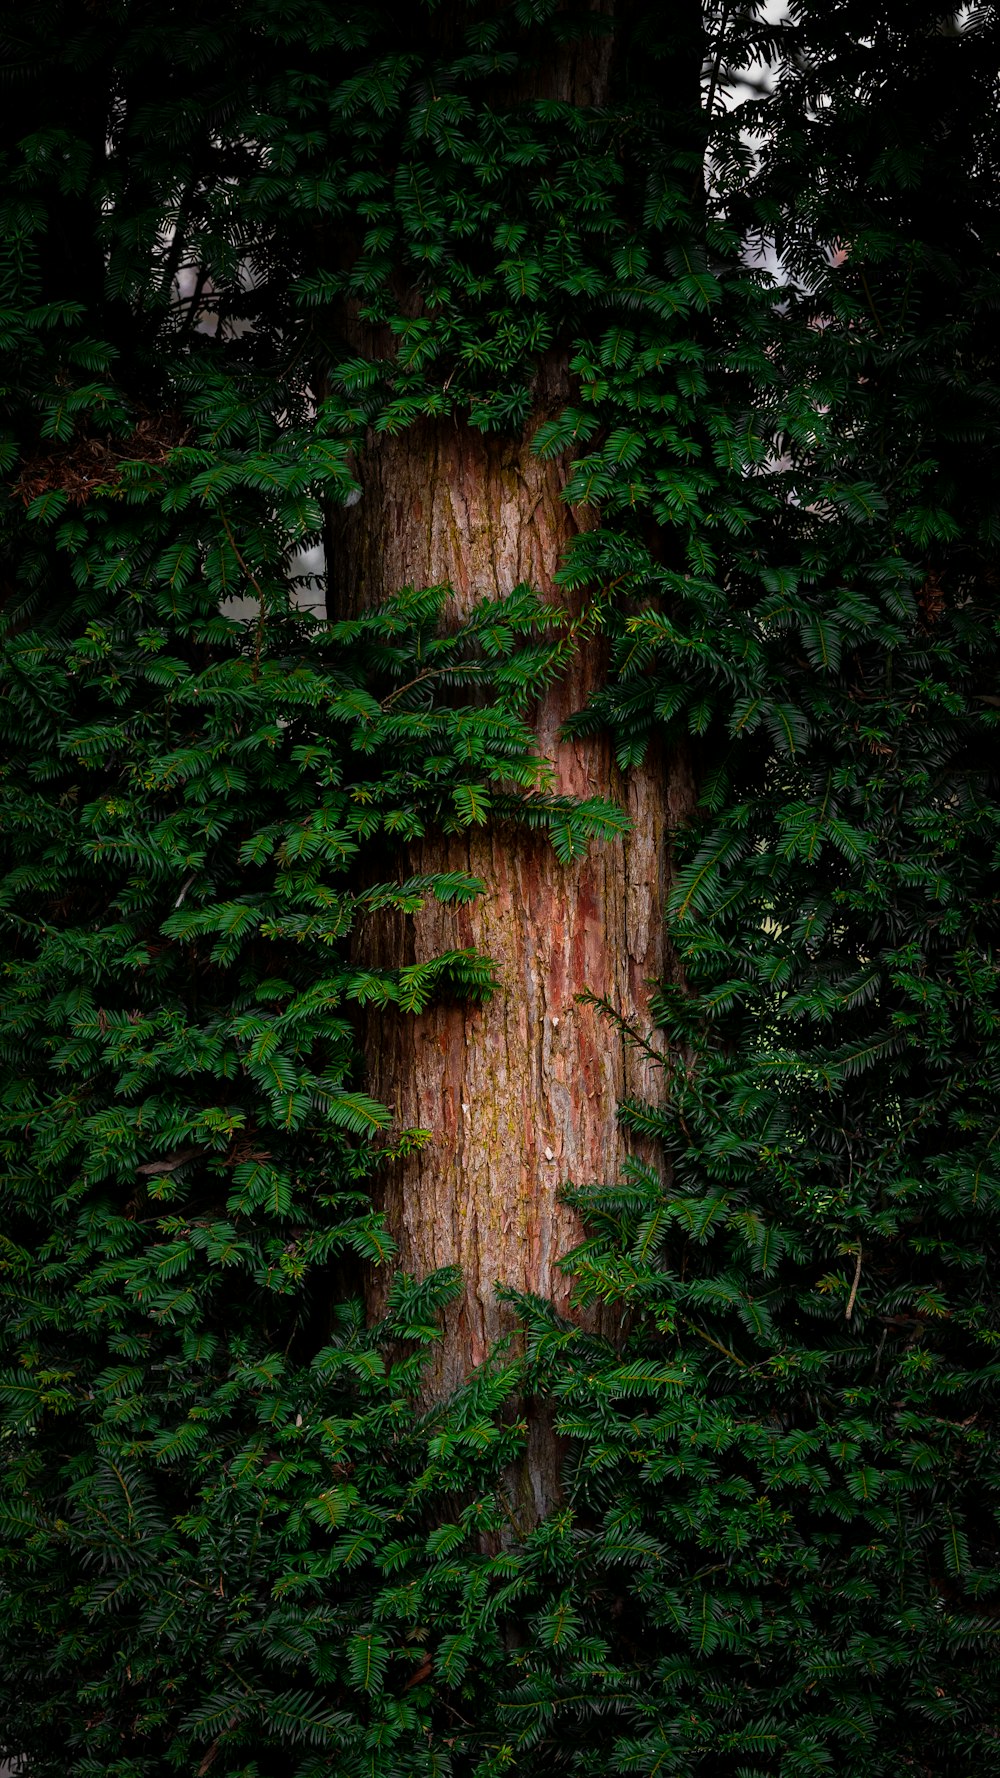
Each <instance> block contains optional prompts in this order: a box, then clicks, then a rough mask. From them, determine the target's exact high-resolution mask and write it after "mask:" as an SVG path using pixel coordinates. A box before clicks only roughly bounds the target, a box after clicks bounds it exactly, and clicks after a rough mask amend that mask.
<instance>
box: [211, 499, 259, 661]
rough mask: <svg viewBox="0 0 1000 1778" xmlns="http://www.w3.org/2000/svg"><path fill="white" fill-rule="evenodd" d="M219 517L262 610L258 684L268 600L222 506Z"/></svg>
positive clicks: (256, 653)
mask: <svg viewBox="0 0 1000 1778" xmlns="http://www.w3.org/2000/svg"><path fill="white" fill-rule="evenodd" d="M219 517H220V519H221V520H222V528H223V530H224V531H225V533H226V536H227V537H228V539H229V546H230V548H231V550H232V552H233V555H234V556H235V557H236V560H237V561H238V563H239V565H240V567H241V568H242V570H243V572H244V574H245V575H246V577H247V579H248V581H249V582H250V585H251V586H252V587H253V590H254V592H255V593H256V594H257V604H258V606H259V608H260V609H259V611H258V614H257V636H256V641H255V643H254V651H253V675H252V677H253V679H254V682H255V683H256V681H257V679H258V678H259V676H260V651H261V647H262V645H263V641H264V625H265V622H266V620H267V600H266V598H265V596H264V590H263V588H262V587H261V584H260V582H259V580H258V579H257V577H256V575H255V574H254V572H253V569H252V568H251V567H250V566H249V564H248V563H247V562H245V561H244V559H243V557H242V556H241V554H240V551H239V547H238V545H237V542H236V539H235V537H234V536H233V532H232V527H231V525H230V523H229V520H228V519H227V517H226V515H225V513H224V512H223V510H222V508H221V506H220V508H219Z"/></svg>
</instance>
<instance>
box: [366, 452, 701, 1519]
mask: <svg viewBox="0 0 1000 1778" xmlns="http://www.w3.org/2000/svg"><path fill="white" fill-rule="evenodd" d="M361 475H362V482H363V487H364V494H363V498H362V500H361V501H360V502H359V503H358V505H357V506H355V507H354V508H352V509H350V510H349V511H348V512H347V513H346V514H345V515H344V516H343V517H342V518H341V519H340V521H339V523H338V527H337V532H336V534H335V536H334V538H333V539H332V552H331V554H332V560H331V571H332V580H333V583H334V588H335V593H336V597H337V601H338V604H339V605H340V608H341V609H343V608H345V607H347V608H351V607H353V608H357V606H358V605H359V604H365V603H371V602H375V601H377V600H378V599H380V598H381V597H383V596H385V595H387V594H389V593H390V592H392V591H394V590H395V589H397V588H398V587H399V586H401V585H416V586H425V585H435V584H440V583H445V582H446V583H448V584H449V585H450V586H451V587H452V589H453V609H454V613H455V615H456V616H457V615H460V614H461V613H463V612H465V611H468V610H469V608H470V607H471V605H472V604H473V603H474V602H475V600H476V599H477V598H481V597H495V596H497V595H498V594H501V593H504V592H507V591H508V590H509V589H510V588H511V587H513V586H515V585H517V584H518V583H519V582H522V581H527V582H529V583H530V584H531V585H532V586H534V587H536V588H538V589H539V590H540V591H542V592H543V593H544V594H545V595H547V596H548V597H550V598H553V599H558V598H559V597H560V594H559V592H558V589H557V588H556V587H555V585H554V575H555V572H556V569H557V567H558V565H559V561H560V557H561V555H562V553H563V551H564V549H565V546H566V544H567V542H568V540H569V538H570V536H571V535H572V533H573V531H574V529H575V528H576V523H577V519H576V518H575V517H574V514H573V513H572V512H571V511H570V509H569V508H568V507H567V506H566V505H565V503H564V502H563V501H562V499H561V498H560V494H561V490H562V487H563V485H564V481H565V469H564V467H563V466H561V465H559V464H553V463H542V462H540V461H539V460H538V459H537V458H536V457H533V456H532V455H531V454H530V451H529V448H528V444H527V441H526V440H525V441H519V442H509V441H497V440H496V439H492V438H489V439H487V438H484V437H483V436H482V435H481V434H478V433H475V432H473V431H472V430H471V429H469V428H467V427H465V426H462V425H457V424H454V423H452V422H448V423H446V424H441V425H440V426H431V425H428V426H425V427H421V428H417V429H415V430H413V431H411V432H409V433H407V434H405V435H403V436H402V437H401V438H398V439H392V440H385V441H383V442H381V443H379V444H378V445H376V446H375V447H374V448H373V450H372V451H371V453H370V455H369V456H368V457H367V459H366V460H365V461H364V462H363V463H362V464H361ZM598 653H599V650H598V645H597V644H596V643H595V642H594V641H593V640H591V641H587V642H585V643H584V644H583V646H582V648H581V650H580V651H579V653H578V655H577V657H576V659H575V662H574V665H573V667H572V669H571V670H570V671H569V672H568V673H567V675H566V677H564V678H563V679H562V680H561V681H560V682H559V683H558V684H557V685H555V686H554V687H553V688H552V689H551V690H550V691H549V692H548V694H547V695H546V697H545V698H544V700H543V701H542V702H541V704H540V707H539V709H538V710H537V715H536V729H537V733H538V736H539V743H540V748H541V750H542V751H543V752H544V753H545V754H546V755H547V756H548V757H549V758H550V759H551V761H552V762H553V764H554V767H555V772H556V783H555V786H554V788H555V789H556V790H557V791H558V792H559V793H561V794H566V795H570V796H575V797H586V796H593V795H597V794H600V795H605V796H607V795H609V794H610V795H612V796H615V797H616V799H617V800H619V801H621V802H622V803H623V804H624V806H625V807H626V808H627V809H628V812H629V814H630V816H631V817H632V823H633V825H632V831H631V833H630V834H629V835H628V836H627V837H626V838H625V839H624V840H619V841H617V842H614V843H611V844H607V845H599V846H598V845H595V846H594V847H593V848H592V850H591V852H590V855H589V856H588V857H586V858H585V859H583V860H581V861H579V862H577V863H574V864H571V865H568V866H567V865H561V864H560V863H559V862H558V861H557V859H556V857H555V854H554V853H553V851H552V848H551V845H550V843H549V841H548V840H547V838H546V837H545V836H544V835H543V834H538V833H533V832H525V831H522V830H519V829H507V830H506V831H497V832H490V831H483V830H478V829H477V830H474V831H470V832H469V833H468V834H467V835H464V836H462V837H459V838H454V839H451V840H447V841H444V842H442V841H441V840H440V839H434V840H432V841H427V842H422V843H420V844H418V845H416V846H414V847H412V848H411V851H410V855H409V857H408V859H407V863H406V869H407V871H408V872H409V871H413V872H415V873H416V872H423V871H431V870H466V871H471V872H472V873H473V874H474V875H476V876H479V877H482V878H483V879H484V881H485V882H486V885H487V888H486V892H485V894H484V895H483V896H482V897H480V898H479V900H478V901H477V902H475V903H473V904H472V905H471V906H468V907H463V908H455V907H454V906H442V905H440V904H438V903H436V902H433V901H428V903H427V905H426V906H425V908H424V910H423V911H422V912H421V913H420V914H418V915H417V916H416V918H414V919H410V920H406V921H405V922H404V921H403V920H402V919H401V918H399V917H386V916H382V915H380V916H377V917H373V918H372V920H371V921H370V923H369V926H368V929H367V930H366V931H365V934H364V939H363V942H364V949H365V952H366V955H367V956H369V957H372V956H373V951H374V953H375V956H376V958H377V960H378V961H381V962H383V963H391V964H397V965H398V964H400V963H403V962H411V961H422V960H424V959H426V958H429V957H432V956H434V955H435V954H436V953H437V952H438V951H440V950H443V949H447V948H451V947H455V946H467V945H471V946H475V947H476V948H477V949H479V950H481V951H483V952H485V953H487V954H488V955H489V956H490V957H491V958H492V959H493V960H494V962H495V965H496V970H497V974H498V977H499V982H500V988H499V991H498V993H497V994H496V995H495V996H494V998H493V999H492V1000H491V1001H490V1002H489V1004H488V1005H486V1006H485V1007H481V1008H462V1007H455V1006H446V1007H434V1008H431V1009H429V1010H428V1011H427V1012H425V1013H423V1014H422V1015H420V1016H419V1017H412V1016H406V1017H403V1016H389V1017H386V1016H385V1015H384V1014H380V1015H379V1017H378V1020H377V1022H374V1023H373V1026H372V1031H371V1037H372V1039H373V1041H372V1044H371V1047H370V1066H371V1086H372V1090H373V1091H374V1092H375V1093H376V1094H377V1095H378V1096H380V1097H382V1098H384V1099H385V1100H386V1101H387V1102H388V1103H389V1104H390V1105H392V1106H393V1108H394V1109H395V1112H396V1114H397V1116H398V1119H399V1121H400V1123H401V1124H403V1125H419V1126H421V1127H423V1128H426V1129H429V1130H430V1131H431V1132H432V1140H431V1141H430V1143H429V1144H428V1145H427V1146H426V1147H425V1148H424V1149H422V1150H421V1151H420V1152H419V1153H417V1154H414V1155H412V1156H411V1157H409V1158H408V1159H407V1160H406V1161H405V1162H401V1163H396V1164H395V1165H394V1166H393V1167H392V1169H391V1171H390V1173H389V1176H388V1178H387V1179H386V1182H385V1210H386V1215H387V1218H388V1222H389V1226H390V1227H391V1229H392V1231H393V1234H394V1235H395V1237H396V1239H397V1240H398V1242H399V1245H400V1263H401V1264H402V1265H403V1266H404V1267H406V1269H408V1270H412V1271H414V1272H416V1273H417V1274H424V1273H426V1272H427V1271H428V1270H430V1269H431V1268H433V1267H436V1266H442V1265H450V1264H457V1265H459V1266H461V1268H462V1272H463V1274H464V1278H465V1289H464V1293H463V1296H462V1298H461V1300H460V1302H459V1303H458V1305H457V1306H456V1307H455V1308H454V1309H453V1310H452V1312H451V1314H450V1316H449V1318H448V1323H447V1327H446V1333H445V1338H444V1341H443V1345H442V1348H441V1350H440V1354H439V1359H438V1364H437V1369H436V1373H435V1375H434V1376H433V1379H432V1387H433V1389H434V1390H435V1391H440V1390H446V1389H449V1388H451V1387H453V1386H454V1385H455V1384H456V1383H458V1382H459V1381H460V1380H461V1378H462V1377H463V1376H464V1375H465V1374H467V1372H468V1370H469V1369H470V1367H472V1366H473V1365H476V1364H478V1363H479V1362H480V1361H481V1360H482V1359H483V1358H484V1357H485V1355H486V1353H487V1351H488V1348H489V1346H490V1343H491V1342H492V1341H493V1340H494V1339H496V1337H497V1336H498V1335H499V1334H501V1333H502V1332H503V1331H505V1329H506V1327H507V1326H508V1325H509V1318H508V1316H507V1315H506V1314H505V1312H504V1310H503V1309H502V1307H501V1306H500V1305H499V1304H498V1303H497V1299H496V1294H495V1286H496V1284H497V1283H498V1282H500V1283H503V1284H508V1285H513V1286H514V1287H516V1288H517V1289H518V1290H523V1291H532V1292H536V1293H538V1294H539V1295H541V1296H544V1297H547V1298H550V1299H552V1300H553V1301H554V1302H555V1304H556V1305H557V1307H558V1308H559V1309H560V1310H563V1311H565V1310H567V1308H568V1306H569V1286H568V1283H567V1281H566V1279H565V1277H564V1275H563V1274H562V1273H561V1272H560V1270H559V1269H558V1261H559V1258H560V1256H561V1255H563V1254H565V1253H566V1251H567V1249H569V1248H570V1247H572V1246H573V1245H574V1243H575V1242H577V1241H578V1240H579V1239H580V1236H581V1230H580V1227H579V1224H578V1222H577V1219H576V1217H575V1215H574V1214H573V1213H572V1212H571V1211H570V1210H569V1209H567V1208H566V1206H565V1205H562V1204H560V1203H559V1201H558V1193H559V1190H560V1187H561V1186H562V1185H563V1184H564V1183H565V1182H566V1181H567V1180H573V1181H576V1182H584V1181H588V1180H592V1179H609V1178H613V1177H614V1175H615V1173H616V1171H617V1169H618V1167H619V1165H620V1163H621V1161H622V1158H623V1155H624V1152H625V1144H624V1140H623V1136H622V1132H621V1130H620V1128H619V1125H618V1121H617V1115H616V1113H617V1106H618V1103H619V1101H620V1100H621V1099H622V1098H623V1097H626V1096H629V1095H633V1094H639V1095H642V1096H647V1097H655V1095H656V1092H657V1081H656V1078H655V1075H656V1073H657V1070H656V1069H655V1068H654V1069H651V1067H650V1063H649V1059H648V1058H647V1057H646V1056H645V1055H644V1054H643V1052H642V1051H641V1049H637V1048H636V1047H634V1046H632V1045H629V1044H628V1043H627V1042H626V1041H625V1040H624V1039H623V1036H622V1034H621V1032H620V1031H619V1030H618V1029H617V1028H616V1027H615V1025H614V1023H613V1022H612V1021H610V1020H609V1019H607V1018H606V1017H605V1016H603V1015H602V1014H601V1013H600V1011H599V1010H598V1009H597V1008H595V1007H593V1006H590V1005H580V1004H578V1003H577V1002H576V998H575V997H576V996H577V995H578V994H580V993H581V992H583V991H584V990H587V991H589V992H590V993H592V994H595V995H598V996H600V997H602V998H605V999H606V1000H607V1001H609V1002H610V1003H611V1005H612V1006H614V1007H615V1008H616V1009H617V1010H618V1011H619V1012H621V1013H622V1014H623V1015H624V1017H625V1018H626V1019H627V1020H629V1021H630V1022H631V1023H634V1024H636V1025H638V1026H639V1027H640V1029H642V1030H643V1031H647V1030H648V1027H649V1017H648V1011H647V1002H648V994H649V982H650V979H651V978H656V977H658V976H659V975H661V973H662V970H663V966H664V954H663V929H662V923H661V909H662V905H663V899H664V895H665V891H666V887H667V860H668V831H669V827H670V824H671V820H672V819H678V818H680V817H681V816H682V814H683V812H684V810H685V809H686V807H687V806H688V803H689V800H690V789H689V785H688V783H687V781H686V778H685V776H684V774H683V773H681V774H678V773H677V772H676V771H675V772H674V773H673V774H672V775H670V776H668V774H667V773H666V772H665V771H664V769H663V766H662V763H661V762H654V763H653V764H651V765H650V766H649V767H647V768H645V769H643V770H641V771H636V772H633V773H631V774H630V776H629V777H628V779H627V780H622V779H621V778H620V777H619V775H618V774H617V772H616V771H615V768H614V765H613V760H612V757H611V753H610V749H609V746H608V743H607V741H606V740H604V739H600V738H595V739H586V740H579V739H577V740H573V741H569V742H567V741H563V740H561V739H560V738H559V729H560V726H561V724H562V723H563V722H564V721H565V719H566V717H567V716H568V715H569V714H570V713H571V712H572V711H574V710H577V709H579V708H581V707H582V705H583V704H584V703H585V702H586V699H587V696H588V694H589V692H590V690H591V688H592V686H593V684H594V682H595V678H596V676H597V674H598V673H599V671H600V666H601V663H600V660H599V658H598ZM376 1040H377V1041H376ZM385 1283H386V1280H385V1277H384V1274H383V1273H378V1274H376V1275H375V1276H374V1278H373V1281H372V1306H373V1308H375V1309H377V1308H378V1307H379V1306H380V1303H381V1300H382V1297H383V1293H384V1289H385ZM548 1485H549V1483H548V1481H546V1483H545V1486H546V1487H548Z"/></svg>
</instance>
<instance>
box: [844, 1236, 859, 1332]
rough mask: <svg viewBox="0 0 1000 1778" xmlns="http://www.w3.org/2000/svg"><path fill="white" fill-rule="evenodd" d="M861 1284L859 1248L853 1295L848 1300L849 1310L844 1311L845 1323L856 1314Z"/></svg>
mask: <svg viewBox="0 0 1000 1778" xmlns="http://www.w3.org/2000/svg"><path fill="white" fill-rule="evenodd" d="M860 1283H861V1248H860V1247H859V1248H858V1263H857V1265H856V1266H855V1268H854V1283H853V1284H852V1285H851V1294H850V1296H849V1297H848V1299H847V1308H846V1309H845V1310H844V1320H845V1321H850V1319H851V1316H852V1315H853V1314H854V1304H855V1302H856V1301H857V1296H858V1285H859V1284H860Z"/></svg>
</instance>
